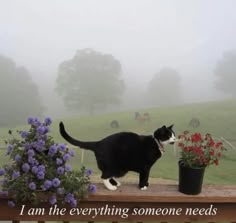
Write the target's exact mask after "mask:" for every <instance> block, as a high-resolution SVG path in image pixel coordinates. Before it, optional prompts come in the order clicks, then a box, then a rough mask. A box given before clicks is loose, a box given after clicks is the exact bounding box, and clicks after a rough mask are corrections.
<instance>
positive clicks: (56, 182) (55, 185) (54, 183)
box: [52, 178, 61, 187]
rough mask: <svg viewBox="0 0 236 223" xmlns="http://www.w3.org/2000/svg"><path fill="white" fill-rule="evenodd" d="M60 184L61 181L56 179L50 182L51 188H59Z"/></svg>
mask: <svg viewBox="0 0 236 223" xmlns="http://www.w3.org/2000/svg"><path fill="white" fill-rule="evenodd" d="M60 184H61V181H60V180H59V179H58V178H54V179H53V180H52V186H53V187H59V185H60Z"/></svg>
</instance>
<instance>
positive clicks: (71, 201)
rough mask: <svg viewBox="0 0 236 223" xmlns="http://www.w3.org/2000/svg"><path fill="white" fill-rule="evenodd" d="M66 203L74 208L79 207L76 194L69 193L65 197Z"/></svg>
mask: <svg viewBox="0 0 236 223" xmlns="http://www.w3.org/2000/svg"><path fill="white" fill-rule="evenodd" d="M65 202H67V203H69V204H70V205H71V206H72V207H76V206H77V200H76V199H75V197H74V194H72V193H68V194H67V195H66V196H65Z"/></svg>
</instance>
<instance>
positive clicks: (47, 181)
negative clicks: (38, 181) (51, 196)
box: [43, 180, 52, 190]
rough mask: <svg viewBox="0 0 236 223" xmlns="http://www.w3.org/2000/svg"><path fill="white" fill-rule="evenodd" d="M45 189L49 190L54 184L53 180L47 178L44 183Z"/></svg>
mask: <svg viewBox="0 0 236 223" xmlns="http://www.w3.org/2000/svg"><path fill="white" fill-rule="evenodd" d="M43 186H44V189H45V190H48V189H49V188H50V187H51V186H52V181H51V180H46V181H45V182H44V184H43Z"/></svg>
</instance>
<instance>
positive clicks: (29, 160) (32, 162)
mask: <svg viewBox="0 0 236 223" xmlns="http://www.w3.org/2000/svg"><path fill="white" fill-rule="evenodd" d="M28 163H30V164H34V163H35V159H34V157H32V156H29V158H28Z"/></svg>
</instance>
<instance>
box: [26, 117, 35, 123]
mask: <svg viewBox="0 0 236 223" xmlns="http://www.w3.org/2000/svg"><path fill="white" fill-rule="evenodd" d="M27 121H28V124H29V125H33V124H34V118H33V117H28V120H27Z"/></svg>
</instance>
